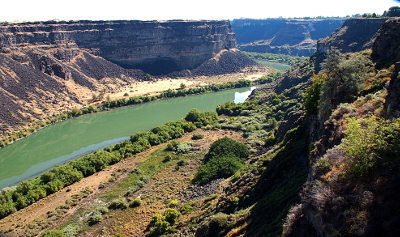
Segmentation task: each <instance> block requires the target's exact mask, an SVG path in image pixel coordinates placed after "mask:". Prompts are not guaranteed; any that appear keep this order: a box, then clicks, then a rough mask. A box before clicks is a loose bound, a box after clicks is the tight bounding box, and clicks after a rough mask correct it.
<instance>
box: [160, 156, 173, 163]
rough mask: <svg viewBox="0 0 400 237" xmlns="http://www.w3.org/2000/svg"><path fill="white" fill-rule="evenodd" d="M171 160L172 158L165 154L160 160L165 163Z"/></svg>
mask: <svg viewBox="0 0 400 237" xmlns="http://www.w3.org/2000/svg"><path fill="white" fill-rule="evenodd" d="M171 160H172V156H171V155H166V156H165V157H164V159H163V161H162V162H163V163H166V162H168V161H171Z"/></svg>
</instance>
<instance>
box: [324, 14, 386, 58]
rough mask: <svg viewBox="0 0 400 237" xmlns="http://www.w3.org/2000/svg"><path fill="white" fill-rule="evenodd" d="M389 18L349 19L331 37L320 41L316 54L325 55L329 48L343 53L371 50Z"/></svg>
mask: <svg viewBox="0 0 400 237" xmlns="http://www.w3.org/2000/svg"><path fill="white" fill-rule="evenodd" d="M388 19H389V18H350V19H348V20H347V21H346V22H345V23H343V25H342V27H340V28H339V29H337V30H336V31H335V32H333V33H332V35H330V36H328V37H325V38H323V39H320V40H319V41H318V44H317V52H319V53H327V51H328V50H329V49H330V48H331V47H336V48H338V49H340V50H341V51H342V52H343V53H350V52H358V51H362V50H365V49H368V48H372V45H373V42H374V40H375V39H376V36H377V34H378V30H379V29H380V28H381V26H382V24H383V23H384V22H385V21H386V20H388Z"/></svg>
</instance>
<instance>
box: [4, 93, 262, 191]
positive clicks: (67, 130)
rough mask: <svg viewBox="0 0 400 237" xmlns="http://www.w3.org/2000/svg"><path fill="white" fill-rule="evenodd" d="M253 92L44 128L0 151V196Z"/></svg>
mask: <svg viewBox="0 0 400 237" xmlns="http://www.w3.org/2000/svg"><path fill="white" fill-rule="evenodd" d="M254 88H255V87H252V88H249V87H248V88H240V89H235V90H227V91H220V92H215V93H207V94H202V95H195V96H187V97H181V98H176V99H169V100H162V101H156V102H152V103H147V104H143V105H139V106H134V107H125V108H121V109H115V110H112V111H107V112H100V113H94V114H89V115H84V116H80V117H77V118H72V119H68V120H66V121H63V122H60V123H57V124H54V125H51V126H48V127H46V128H44V129H41V130H40V131H38V132H37V133H35V134H32V135H30V136H28V137H27V138H24V139H22V140H20V141H18V142H16V143H14V144H11V145H9V146H7V147H5V148H2V149H0V190H1V189H2V188H4V187H9V186H12V185H15V184H17V183H19V182H21V181H23V180H26V179H30V178H33V177H35V176H38V175H39V174H41V173H43V172H45V171H47V170H49V169H50V168H52V167H54V166H55V165H57V164H63V163H65V162H67V161H70V160H72V159H74V158H77V157H79V156H81V155H83V154H87V153H89V152H91V151H94V150H98V149H102V148H104V147H106V146H108V145H111V144H116V143H118V142H121V141H123V140H125V139H128V138H129V136H130V135H131V134H133V133H136V132H143V131H147V130H149V129H151V128H153V127H156V126H158V125H161V124H164V123H165V122H168V121H173V120H178V119H180V118H183V117H184V116H185V115H186V114H187V113H188V112H189V110H190V109H192V108H197V109H199V110H203V111H206V110H215V108H216V107H217V106H218V105H220V104H222V103H224V102H227V101H235V102H236V103H239V102H243V101H244V100H245V99H246V98H247V97H248V96H249V95H250V93H251V91H252V90H253V89H254Z"/></svg>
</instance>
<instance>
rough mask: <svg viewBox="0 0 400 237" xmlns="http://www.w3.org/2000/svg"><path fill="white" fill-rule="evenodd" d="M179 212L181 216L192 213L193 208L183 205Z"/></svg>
mask: <svg viewBox="0 0 400 237" xmlns="http://www.w3.org/2000/svg"><path fill="white" fill-rule="evenodd" d="M180 211H181V213H182V214H190V213H192V212H193V211H194V208H193V207H192V206H191V205H189V204H185V205H183V206H182V207H181V210H180Z"/></svg>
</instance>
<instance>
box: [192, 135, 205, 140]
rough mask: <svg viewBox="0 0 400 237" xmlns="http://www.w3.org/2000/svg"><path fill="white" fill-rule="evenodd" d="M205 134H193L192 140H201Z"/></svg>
mask: <svg viewBox="0 0 400 237" xmlns="http://www.w3.org/2000/svg"><path fill="white" fill-rule="evenodd" d="M203 138H204V135H203V134H193V136H192V140H199V139H203Z"/></svg>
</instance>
